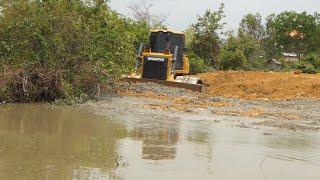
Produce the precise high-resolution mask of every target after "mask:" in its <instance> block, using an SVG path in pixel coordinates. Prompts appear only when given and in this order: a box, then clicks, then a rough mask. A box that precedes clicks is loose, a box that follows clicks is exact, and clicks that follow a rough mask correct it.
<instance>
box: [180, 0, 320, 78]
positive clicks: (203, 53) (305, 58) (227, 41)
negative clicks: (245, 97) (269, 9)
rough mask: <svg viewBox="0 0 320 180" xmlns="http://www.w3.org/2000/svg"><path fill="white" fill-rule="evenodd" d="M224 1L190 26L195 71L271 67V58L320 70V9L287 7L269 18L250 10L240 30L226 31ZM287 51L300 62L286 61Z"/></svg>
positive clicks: (295, 66) (308, 70)
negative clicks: (310, 10)
mask: <svg viewBox="0 0 320 180" xmlns="http://www.w3.org/2000/svg"><path fill="white" fill-rule="evenodd" d="M224 17H225V14H224V4H221V5H220V8H219V9H218V10H217V11H212V10H207V11H206V12H205V13H204V14H203V15H202V16H199V17H198V19H197V21H196V22H195V23H194V24H192V25H191V26H190V27H189V28H188V29H187V30H186V35H187V39H188V41H187V42H188V43H187V46H188V48H189V50H190V51H189V54H190V57H191V63H192V65H193V71H194V72H204V71H207V70H208V69H212V68H213V69H221V70H230V69H231V70H268V64H267V60H269V59H276V60H278V61H280V62H282V65H283V69H284V70H292V69H300V70H302V72H306V73H316V72H318V71H319V70H320V54H319V53H320V18H319V14H318V13H314V14H308V13H307V12H302V13H297V12H294V11H286V12H282V13H280V14H271V15H269V16H268V17H267V18H266V19H265V21H263V19H262V16H261V15H260V14H259V13H256V14H252V13H249V14H246V15H244V17H243V18H242V20H241V22H240V23H239V27H238V29H237V31H226V32H224V27H225V25H226V24H225V23H224V21H223V18H224ZM284 53H291V54H294V55H296V56H297V59H298V60H299V61H298V62H294V63H292V62H291V63H290V62H285V61H284V59H283V57H284V56H283V54H284Z"/></svg>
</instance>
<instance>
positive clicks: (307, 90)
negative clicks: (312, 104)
mask: <svg viewBox="0 0 320 180" xmlns="http://www.w3.org/2000/svg"><path fill="white" fill-rule="evenodd" d="M200 77H201V79H202V80H203V82H204V84H205V85H206V86H207V87H206V92H205V95H207V96H223V97H228V98H241V99H260V100H269V99H272V100H285V99H296V98H320V75H318V74H316V75H309V74H294V73H275V72H237V71H228V72H214V73H205V74H201V75H200Z"/></svg>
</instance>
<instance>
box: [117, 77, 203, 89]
mask: <svg viewBox="0 0 320 180" xmlns="http://www.w3.org/2000/svg"><path fill="white" fill-rule="evenodd" d="M121 81H125V82H133V83H156V84H161V85H163V86H168V87H175V88H183V89H187V90H191V91H195V92H202V91H203V86H202V85H201V84H188V83H181V82H173V81H162V80H156V79H143V78H123V79H121Z"/></svg>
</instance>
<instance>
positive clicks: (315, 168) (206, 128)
mask: <svg viewBox="0 0 320 180" xmlns="http://www.w3.org/2000/svg"><path fill="white" fill-rule="evenodd" d="M319 149H320V136H319V134H317V133H309V132H303V133H302V132H291V131H288V132H283V131H282V132H278V133H276V134H271V135H269V134H268V135H266V133H265V132H264V131H263V130H254V129H243V128H232V127H225V126H223V125H219V124H215V123H212V122H210V123H209V122H200V121H181V120H177V119H172V118H166V117H162V118H147V117H144V118H130V117H127V118H122V119H121V118H120V119H117V120H111V119H108V118H105V117H103V116H98V115H94V114H92V113H89V112H84V111H81V110H79V109H75V108H72V107H53V106H49V105H38V104H28V105H5V106H0V179H1V180H2V179H10V180H11V179H12V180H15V179H19V180H20V179H53V180H56V179H65V180H69V179H70V180H77V179H81V180H95V179H99V180H100V179H152V180H154V179H159V180H160V179H191V180H194V179H239V180H241V179H243V180H248V179H249V180H250V179H254V180H256V179H262V180H264V179H272V180H275V179H279V180H283V179H290V180H294V179H297V180H300V179H320V171H319V169H320V150H319Z"/></svg>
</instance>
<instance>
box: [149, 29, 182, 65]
mask: <svg viewBox="0 0 320 180" xmlns="http://www.w3.org/2000/svg"><path fill="white" fill-rule="evenodd" d="M149 46H150V49H151V52H153V53H164V52H166V51H169V53H170V54H173V53H174V51H175V48H176V47H178V52H177V57H176V62H175V69H176V70H182V69H183V50H184V47H185V36H184V34H183V33H179V32H172V31H166V30H153V31H151V33H150V43H149Z"/></svg>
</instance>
